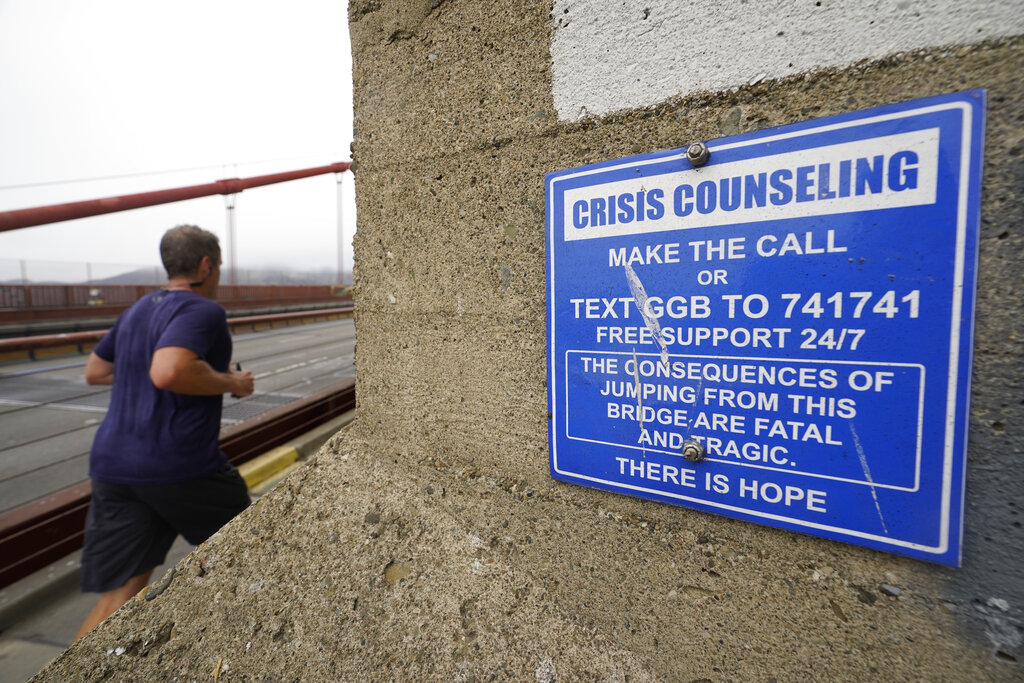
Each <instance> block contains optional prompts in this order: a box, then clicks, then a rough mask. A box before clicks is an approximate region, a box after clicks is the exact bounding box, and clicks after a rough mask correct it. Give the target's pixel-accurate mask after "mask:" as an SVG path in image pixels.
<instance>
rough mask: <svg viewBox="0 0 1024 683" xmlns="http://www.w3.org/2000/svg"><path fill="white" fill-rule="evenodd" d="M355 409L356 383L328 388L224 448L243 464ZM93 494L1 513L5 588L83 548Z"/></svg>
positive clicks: (0, 573)
mask: <svg viewBox="0 0 1024 683" xmlns="http://www.w3.org/2000/svg"><path fill="white" fill-rule="evenodd" d="M355 405H356V390H355V383H354V382H353V383H350V384H346V385H344V386H341V387H335V388H333V389H328V390H326V391H323V392H321V393H319V394H316V395H314V396H311V397H309V398H306V399H303V400H301V401H297V402H295V403H292V404H289V405H287V406H282V407H281V408H278V409H276V410H273V411H271V412H268V413H265V414H263V415H260V416H258V417H257V418H255V419H253V420H250V421H248V422H245V423H243V424H240V425H236V426H234V427H229V428H228V429H225V430H223V431H222V432H221V435H220V447H221V450H223V451H224V453H225V454H226V455H227V456H228V459H229V460H230V461H231V462H232V463H233V464H235V465H238V464H241V463H243V462H246V461H247V460H251V459H252V458H254V457H256V456H257V455H259V454H260V453H263V452H264V451H267V450H270V449H271V448H275V447H277V446H280V445H282V444H284V443H287V442H288V441H291V440H292V439H293V438H295V437H296V436H298V435H300V434H302V433H304V432H306V431H309V430H311V429H313V428H314V427H316V426H319V425H321V424H323V423H325V422H327V421H329V420H332V419H334V418H335V417H337V416H338V415H341V414H342V413H344V412H346V411H349V410H352V409H353V408H355ZM90 492H91V487H90V484H89V482H88V481H86V482H82V483H79V484H75V485H74V486H69V487H67V488H64V489H61V490H59V491H55V492H53V493H50V494H48V495H46V496H43V497H42V498H38V499H36V500H34V501H32V502H30V503H27V504H25V505H22V506H20V507H18V508H15V509H13V510H10V511H8V512H5V513H3V514H0V588H3V587H4V586H8V585H10V584H11V583H13V582H15V581H17V580H18V579H20V578H23V577H25V576H28V575H29V574H31V573H33V572H35V571H38V570H39V569H42V568H43V567H45V566H47V565H48V564H51V563H52V562H55V561H57V560H59V559H60V558H62V557H64V556H66V555H68V554H69V553H72V552H74V551H75V550H77V549H79V548H81V547H82V540H83V537H84V536H85V515H86V513H87V512H88V510H89V497H90Z"/></svg>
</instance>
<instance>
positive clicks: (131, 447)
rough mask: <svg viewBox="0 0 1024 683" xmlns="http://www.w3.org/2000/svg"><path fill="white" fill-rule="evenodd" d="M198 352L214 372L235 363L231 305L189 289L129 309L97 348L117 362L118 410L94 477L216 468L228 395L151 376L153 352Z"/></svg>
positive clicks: (161, 480)
mask: <svg viewBox="0 0 1024 683" xmlns="http://www.w3.org/2000/svg"><path fill="white" fill-rule="evenodd" d="M165 346H181V347H184V348H186V349H190V350H192V351H195V352H196V353H197V354H198V355H199V357H200V358H202V359H203V360H205V361H206V362H207V363H209V364H210V366H211V367H213V369H214V370H217V371H219V372H225V371H226V370H227V369H228V364H229V363H230V362H231V335H230V333H229V332H228V325H227V316H226V315H225V313H224V308H223V307H222V306H221V305H220V304H218V303H217V302H215V301H211V300H210V299H206V298H204V297H202V296H199V295H198V294H195V293H193V292H188V291H165V290H161V291H158V292H155V293H153V294H149V295H147V296H145V297H143V298H142V299H140V300H139V301H138V302H136V303H135V305H133V306H132V307H131V308H129V309H128V310H127V311H125V312H124V313H122V314H121V317H120V318H118V320H117V323H115V324H114V327H113V328H111V330H110V331H109V332H108V333H107V334H106V336H104V337H103V339H101V340H100V342H99V344H97V345H96V348H95V350H94V353H95V354H96V355H97V356H99V357H100V358H102V359H103V360H105V361H108V362H111V363H113V364H114V386H113V390H112V392H111V397H110V408H109V409H108V410H107V415H106V417H105V418H104V419H103V423H102V424H101V425H100V428H99V430H98V431H97V432H96V438H95V440H94V441H93V444H92V452H91V454H90V456H89V476H90V477H92V478H93V479H98V480H100V481H106V482H111V483H115V484H134V485H139V484H171V483H177V482H182V481H188V480H190V479H197V478H199V477H204V476H206V475H208V474H211V473H213V472H215V471H216V470H217V469H219V468H220V467H221V465H222V464H223V463H224V461H225V456H224V454H223V453H222V452H221V451H220V449H219V448H218V446H217V438H218V435H219V433H220V416H221V407H222V405H223V400H224V397H223V396H222V395H216V396H186V395H185V394H176V393H174V392H171V391H164V390H162V389H157V388H156V387H155V386H154V385H153V382H152V380H150V378H149V366H150V362H151V361H152V358H153V352H154V351H156V350H157V349H159V348H162V347H165Z"/></svg>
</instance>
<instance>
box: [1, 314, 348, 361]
mask: <svg viewBox="0 0 1024 683" xmlns="http://www.w3.org/2000/svg"><path fill="white" fill-rule="evenodd" d="M354 310H355V307H354V306H353V305H352V304H349V305H347V306H339V307H336V308H321V309H316V310H313V311H294V312H292V313H271V314H268V315H251V316H240V317H237V318H228V327H229V328H231V329H232V330H237V329H238V328H241V327H252V328H255V327H258V326H259V325H261V324H266V325H269V326H271V327H273V326H274V325H275V324H277V323H281V322H284V323H288V322H290V321H292V320H312V321H316V320H318V319H323V320H327V319H330V318H334V317H336V316H341V315H349V314H351V313H352V312H353V311H354ZM106 333H107V330H88V331H85V332H68V333H65V334H46V335H35V336H31V337H13V338H11V339H0V357H3V356H4V355H5V354H8V353H17V352H23V351H27V352H29V353H30V354H31V353H32V352H33V351H35V350H37V349H53V348H60V347H64V346H67V347H76V348H77V349H78V351H82V350H83V348H84V347H86V346H89V345H93V344H95V343H96V342H98V341H99V340H100V339H102V338H103V335H105V334H106Z"/></svg>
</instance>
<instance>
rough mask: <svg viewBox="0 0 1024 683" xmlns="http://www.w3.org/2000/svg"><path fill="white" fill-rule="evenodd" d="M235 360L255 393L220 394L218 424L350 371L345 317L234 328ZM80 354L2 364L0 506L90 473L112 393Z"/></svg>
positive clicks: (304, 393)
mask: <svg viewBox="0 0 1024 683" xmlns="http://www.w3.org/2000/svg"><path fill="white" fill-rule="evenodd" d="M233 339H234V357H233V359H232V361H233V362H239V363H241V364H242V367H243V368H245V369H247V370H250V371H252V373H253V375H254V376H255V379H256V393H254V394H253V395H252V396H249V397H246V398H243V399H234V398H231V397H230V396H225V398H224V414H223V420H222V428H226V427H231V426H233V425H237V424H240V423H242V422H244V421H246V420H251V419H252V418H254V417H256V416H258V415H261V414H264V413H266V412H268V411H271V410H273V409H275V408H279V407H281V406H283V405H286V404H288V403H291V402H294V401H296V400H300V399H303V398H306V397H308V396H311V395H314V394H316V393H318V392H321V391H323V390H326V389H329V388H331V387H334V386H337V385H339V384H343V383H346V382H349V381H351V380H353V379H354V378H355V368H354V366H353V360H352V354H353V350H354V348H355V328H354V327H353V324H352V319H351V318H345V319H341V320H332V321H328V322H318V323H308V324H304V325H295V326H290V327H279V328H274V329H267V330H262V331H258V332H246V333H236V334H235V335H234V336H233ZM84 366H85V357H84V356H79V355H74V356H62V357H55V358H49V359H46V360H38V361H27V360H26V361H18V362H13V363H11V362H9V363H3V364H0V513H2V512H4V511H6V510H10V509H12V508H14V507H17V506H19V505H22V504H24V503H27V502H29V501H31V500H34V499H36V498H39V497H40V496H43V495H46V494H47V493H50V492H51V491H55V490H57V489H60V488H63V487H65V486H69V485H72V484H75V483H77V482H80V481H84V480H85V479H87V478H88V453H89V447H90V445H91V444H92V439H93V436H94V434H95V433H96V429H97V428H98V426H99V423H100V421H101V420H102V419H103V414H104V413H105V412H106V408H107V404H108V402H109V398H110V390H109V387H91V386H88V385H87V384H86V383H85V380H84V379H83V376H82V373H83V368H84Z"/></svg>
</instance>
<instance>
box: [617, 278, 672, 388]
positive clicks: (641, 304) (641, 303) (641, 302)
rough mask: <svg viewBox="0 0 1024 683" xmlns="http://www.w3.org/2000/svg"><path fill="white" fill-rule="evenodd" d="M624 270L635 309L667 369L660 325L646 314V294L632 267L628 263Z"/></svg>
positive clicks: (666, 357)
mask: <svg viewBox="0 0 1024 683" xmlns="http://www.w3.org/2000/svg"><path fill="white" fill-rule="evenodd" d="M625 268H626V282H628V283H629V291H630V292H632V293H633V301H634V303H636V309H637V310H638V311H640V316H641V317H642V318H643V319H644V323H645V324H646V325H647V329H649V330H650V331H651V336H652V337H654V341H655V343H656V344H657V345H658V346H660V347H661V362H662V363H664V364H665V367H666V368H667V367H668V346H667V345H666V344H665V340H664V339H662V338H661V325H659V324H658V319H657V318H655V317H654V316H652V315H650V314H649V313H648V312H647V292H646V291H645V290H644V285H643V283H642V282H640V278H638V277H637V276H636V271H635V270H633V267H632V266H631V265H629V264H628V263H627V264H626V265H625ZM634 353H635V351H634Z"/></svg>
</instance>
